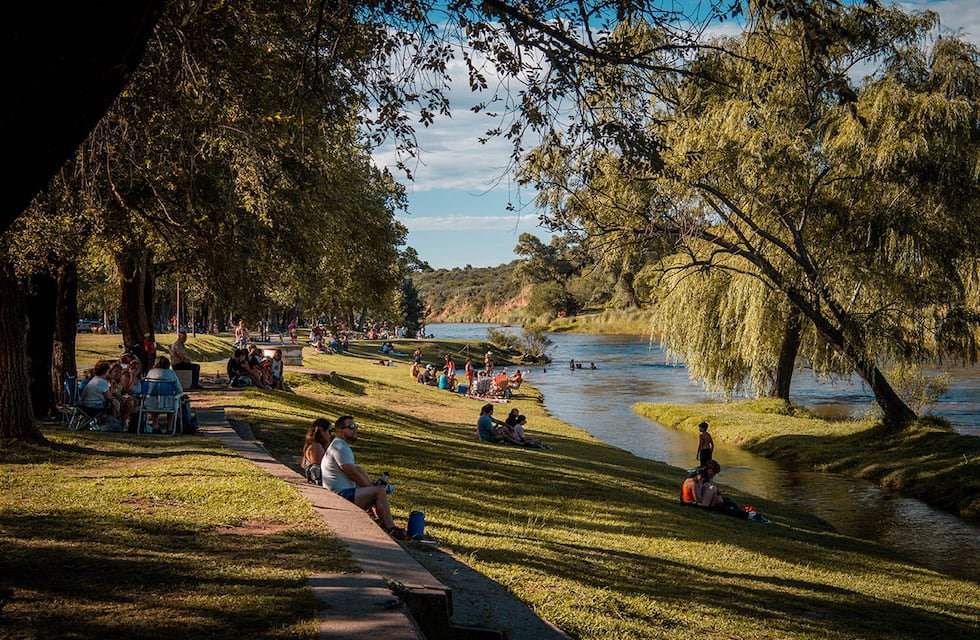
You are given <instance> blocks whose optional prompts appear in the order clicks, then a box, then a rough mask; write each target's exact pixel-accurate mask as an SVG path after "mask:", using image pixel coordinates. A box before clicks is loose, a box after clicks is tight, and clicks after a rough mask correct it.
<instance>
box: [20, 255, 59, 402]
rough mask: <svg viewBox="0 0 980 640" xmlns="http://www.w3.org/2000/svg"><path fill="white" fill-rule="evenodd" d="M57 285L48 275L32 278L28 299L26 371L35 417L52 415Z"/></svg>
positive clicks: (55, 396)
mask: <svg viewBox="0 0 980 640" xmlns="http://www.w3.org/2000/svg"><path fill="white" fill-rule="evenodd" d="M57 298H58V283H57V281H56V280H55V279H54V277H52V276H50V275H48V274H38V275H35V276H33V277H32V278H31V287H30V293H29V294H28V298H27V305H26V311H27V323H28V325H27V326H28V330H27V364H28V367H27V371H28V380H29V383H30V393H31V406H32V408H33V410H34V415H35V416H37V417H51V416H53V415H54V414H55V400H56V398H57V397H58V396H57V395H55V393H54V390H53V389H54V385H53V384H52V382H53V381H52V380H51V356H52V351H53V349H54V331H55V306H56V303H57Z"/></svg>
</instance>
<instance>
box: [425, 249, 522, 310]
mask: <svg viewBox="0 0 980 640" xmlns="http://www.w3.org/2000/svg"><path fill="white" fill-rule="evenodd" d="M518 262H519V260H514V261H512V262H510V263H508V264H502V265H500V266H497V267H470V266H466V267H463V268H460V267H456V268H454V269H437V270H435V271H426V272H422V273H414V274H412V282H413V283H414V284H415V288H416V289H418V292H419V298H421V300H422V304H423V307H424V308H425V310H426V314H427V315H426V320H427V321H428V322H513V321H519V320H521V319H522V318H523V317H524V315H525V309H526V308H527V302H528V296H529V294H530V286H529V285H526V286H522V285H520V284H518V283H517V282H515V280H514V269H515V268H516V266H517V264H518Z"/></svg>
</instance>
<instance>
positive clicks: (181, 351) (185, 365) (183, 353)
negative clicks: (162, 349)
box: [170, 331, 203, 391]
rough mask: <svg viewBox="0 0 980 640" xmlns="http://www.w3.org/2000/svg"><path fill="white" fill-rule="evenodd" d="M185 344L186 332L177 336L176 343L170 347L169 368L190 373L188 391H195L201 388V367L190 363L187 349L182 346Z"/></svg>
mask: <svg viewBox="0 0 980 640" xmlns="http://www.w3.org/2000/svg"><path fill="white" fill-rule="evenodd" d="M185 342H187V332H186V331H181V332H180V333H178V334H177V341H176V342H174V343H173V344H172V345H170V362H171V365H170V366H171V367H173V369H174V370H176V371H180V370H181V369H186V370H188V371H190V372H191V386H190V389H193V390H195V391H196V390H198V389H202V388H203V387H201V385H200V379H201V365H199V364H195V363H193V362H191V356H190V354H189V353H187V347H186V346H185V345H184V343H185Z"/></svg>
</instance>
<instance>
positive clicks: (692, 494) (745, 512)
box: [681, 422, 767, 521]
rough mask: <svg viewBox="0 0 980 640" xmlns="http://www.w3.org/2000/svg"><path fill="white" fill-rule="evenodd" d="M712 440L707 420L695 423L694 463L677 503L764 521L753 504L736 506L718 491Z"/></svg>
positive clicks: (719, 470)
mask: <svg viewBox="0 0 980 640" xmlns="http://www.w3.org/2000/svg"><path fill="white" fill-rule="evenodd" d="M714 451H715V442H714V439H713V438H712V437H711V434H710V433H708V423H707V422H701V423H700V424H699V425H698V450H697V459H698V466H697V467H696V468H695V469H693V470H692V471H690V472H689V473H688V474H687V478H685V479H684V482H683V484H681V503H683V504H686V505H691V506H697V507H705V508H708V509H714V510H717V511H721V512H723V513H725V514H727V515H731V516H736V517H739V518H747V519H750V520H762V521H767V519H766V518H765V516H763V515H761V514H760V513H759V512H758V511H756V509H755V507H751V506H743V507H740V506H739V505H738V504H736V503H735V502H734V501H733V500H730V499H729V498H726V497H725V496H723V495H722V494H721V490H720V489H719V488H718V486H717V485H716V484H715V482H714V478H715V476H716V475H718V474H719V473H721V465H720V464H718V461H716V460H715V459H714Z"/></svg>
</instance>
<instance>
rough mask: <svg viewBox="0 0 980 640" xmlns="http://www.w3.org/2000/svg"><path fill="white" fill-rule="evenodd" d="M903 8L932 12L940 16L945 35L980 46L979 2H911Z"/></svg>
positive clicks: (926, 0) (922, 0) (948, 0)
mask: <svg viewBox="0 0 980 640" xmlns="http://www.w3.org/2000/svg"><path fill="white" fill-rule="evenodd" d="M901 6H902V7H904V8H906V9H909V10H914V11H925V10H927V9H928V10H932V11H935V12H936V13H938V14H939V16H940V19H939V23H940V26H941V29H942V33H943V35H961V36H962V37H963V39H965V40H968V41H969V42H972V43H973V44H975V45H977V46H980V4H978V3H977V0H938V2H937V1H935V0H911V1H907V2H902V3H901Z"/></svg>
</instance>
